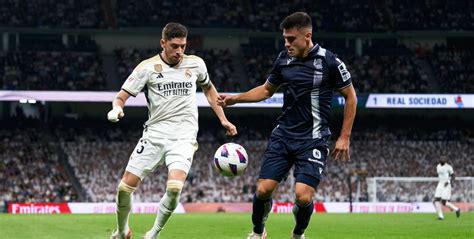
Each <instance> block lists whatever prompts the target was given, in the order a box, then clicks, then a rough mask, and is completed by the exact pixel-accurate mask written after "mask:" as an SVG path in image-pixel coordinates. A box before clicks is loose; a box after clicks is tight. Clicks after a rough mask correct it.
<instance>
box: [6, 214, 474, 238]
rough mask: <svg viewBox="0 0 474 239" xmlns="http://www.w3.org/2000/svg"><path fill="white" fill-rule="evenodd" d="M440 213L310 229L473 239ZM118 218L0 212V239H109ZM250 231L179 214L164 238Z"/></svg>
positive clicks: (367, 218) (244, 223)
mask: <svg viewBox="0 0 474 239" xmlns="http://www.w3.org/2000/svg"><path fill="white" fill-rule="evenodd" d="M154 217H155V216H154V215H152V214H145V215H143V214H133V215H131V219H130V226H131V228H132V230H133V237H132V238H141V237H142V236H143V234H144V233H145V232H146V231H147V230H148V229H149V227H150V226H151V225H152V224H153V221H154ZM445 217H446V218H445V220H444V221H438V220H436V214H434V213H433V214H313V218H312V220H311V224H310V226H309V228H308V230H307V231H306V236H307V238H309V239H325V238H335V239H336V238H337V239H340V238H351V239H357V238H364V239H367V238H374V239H379V238H382V239H384V238H400V239H402V238H416V239H418V238H420V239H421V238H426V239H435V238H440V239H455V238H466V239H473V238H474V213H463V214H462V215H461V217H460V218H456V216H455V215H454V214H453V213H446V214H445ZM114 222H115V217H114V215H112V214H107V215H77V214H76V215H67V214H63V215H9V214H0V238H4V239H16V238H22V239H23V238H45V239H46V238H48V239H56V238H57V239H74V238H88V239H93V238H109V235H110V233H111V231H112V229H113V228H114V225H115V223H114ZM293 225H294V222H293V216H292V214H272V215H270V217H269V220H268V222H267V231H268V238H270V239H278V238H287V239H288V238H290V232H291V229H292V227H293ZM250 230H251V221H250V214H248V213H246V214H230V213H222V214H176V215H173V216H172V217H171V219H170V221H169V223H168V225H167V226H166V228H165V230H164V231H163V232H162V234H161V237H160V238H164V239H166V238H185V239H207V238H216V239H217V238H229V239H231V238H246V235H247V233H248V232H250Z"/></svg>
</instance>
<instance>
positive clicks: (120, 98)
mask: <svg viewBox="0 0 474 239" xmlns="http://www.w3.org/2000/svg"><path fill="white" fill-rule="evenodd" d="M115 99H117V100H120V101H122V102H123V103H125V100H123V99H122V97H120V96H116V97H115Z"/></svg>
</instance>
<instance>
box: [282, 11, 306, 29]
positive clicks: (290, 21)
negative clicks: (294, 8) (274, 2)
mask: <svg viewBox="0 0 474 239" xmlns="http://www.w3.org/2000/svg"><path fill="white" fill-rule="evenodd" d="M293 27H296V29H298V30H299V29H301V28H311V29H312V28H313V24H312V23H311V17H310V16H309V15H308V14H307V13H305V12H295V13H293V14H291V15H289V16H287V17H285V19H283V21H282V22H281V23H280V29H282V30H283V29H290V28H293Z"/></svg>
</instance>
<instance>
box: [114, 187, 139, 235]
mask: <svg viewBox="0 0 474 239" xmlns="http://www.w3.org/2000/svg"><path fill="white" fill-rule="evenodd" d="M135 189H136V188H135V187H131V186H128V185H127V184H125V183H124V182H120V184H119V187H118V192H117V199H116V200H117V230H118V231H119V232H120V233H122V234H126V233H128V230H129V229H128V216H129V215H130V209H131V208H132V193H133V192H134V191H135Z"/></svg>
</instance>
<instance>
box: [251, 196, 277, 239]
mask: <svg viewBox="0 0 474 239" xmlns="http://www.w3.org/2000/svg"><path fill="white" fill-rule="evenodd" d="M272 203H273V202H272V198H271V197H270V198H267V199H260V198H258V197H257V195H256V194H254V195H253V206H252V222H253V231H254V232H255V233H258V234H262V233H263V228H264V227H265V221H266V220H267V218H268V213H270V210H271V209H272Z"/></svg>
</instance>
